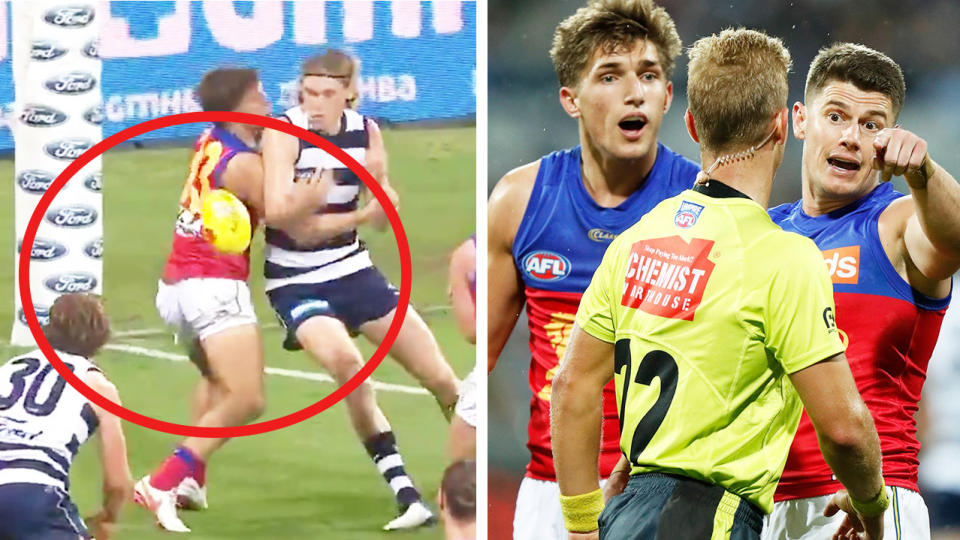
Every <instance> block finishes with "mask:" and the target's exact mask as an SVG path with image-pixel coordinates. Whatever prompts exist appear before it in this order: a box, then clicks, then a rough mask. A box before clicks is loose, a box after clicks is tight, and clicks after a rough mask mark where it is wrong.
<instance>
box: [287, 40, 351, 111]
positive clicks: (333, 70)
mask: <svg viewBox="0 0 960 540" xmlns="http://www.w3.org/2000/svg"><path fill="white" fill-rule="evenodd" d="M309 76H318V77H330V78H332V79H336V80H338V81H340V84H342V85H343V87H344V88H346V89H347V91H348V93H349V94H350V97H348V98H347V102H348V104H349V106H350V107H356V105H357V104H358V103H359V100H360V92H359V81H360V59H358V58H356V57H354V56H351V55H349V54H347V53H345V52H344V51H341V50H339V49H327V50H326V51H324V52H323V53H321V54H318V55H314V56H311V57H310V58H307V59H306V60H304V61H303V65H302V66H301V70H300V78H301V79H303V78H304V77H309Z"/></svg>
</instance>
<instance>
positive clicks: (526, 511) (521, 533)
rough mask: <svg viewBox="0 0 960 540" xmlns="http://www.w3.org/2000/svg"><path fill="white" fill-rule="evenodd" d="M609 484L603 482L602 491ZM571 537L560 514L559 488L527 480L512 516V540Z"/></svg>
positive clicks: (560, 539) (528, 478)
mask: <svg viewBox="0 0 960 540" xmlns="http://www.w3.org/2000/svg"><path fill="white" fill-rule="evenodd" d="M606 484H607V481H606V480H605V479H604V480H600V487H603V486H605V485H606ZM569 537H570V533H568V532H567V526H566V525H565V524H564V523H563V512H562V511H561V510H560V486H559V485H558V484H557V483H556V482H548V481H546V480H537V479H536V478H530V477H528V476H525V477H524V478H523V481H522V482H520V491H519V492H518V493H517V509H516V511H515V512H514V514H513V540H567V539H568V538H569Z"/></svg>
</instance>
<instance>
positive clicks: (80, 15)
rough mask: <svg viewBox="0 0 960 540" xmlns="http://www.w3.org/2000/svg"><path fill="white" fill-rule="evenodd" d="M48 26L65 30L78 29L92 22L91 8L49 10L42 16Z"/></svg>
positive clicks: (66, 7)
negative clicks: (52, 25)
mask: <svg viewBox="0 0 960 540" xmlns="http://www.w3.org/2000/svg"><path fill="white" fill-rule="evenodd" d="M43 20H45V21H47V22H48V23H50V24H55V25H57V26H63V27H65V28H79V27H82V26H86V25H88V24H90V21H92V20H93V8H92V7H90V6H62V7H58V8H54V9H51V10H50V11H48V12H46V14H44V16H43Z"/></svg>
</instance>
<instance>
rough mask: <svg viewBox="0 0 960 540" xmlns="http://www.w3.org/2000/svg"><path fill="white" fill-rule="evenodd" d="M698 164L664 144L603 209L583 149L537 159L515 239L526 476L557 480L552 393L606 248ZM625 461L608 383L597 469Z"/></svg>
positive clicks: (688, 179)
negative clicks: (525, 380) (525, 359)
mask: <svg viewBox="0 0 960 540" xmlns="http://www.w3.org/2000/svg"><path fill="white" fill-rule="evenodd" d="M699 170H700V167H699V166H698V165H696V164H695V163H693V162H691V161H689V160H687V159H686V158H684V157H683V156H681V155H679V154H677V153H674V152H673V151H671V150H670V149H669V148H667V147H666V146H663V145H658V146H657V160H656V162H655V163H654V165H653V169H651V171H650V174H649V175H648V176H647V178H646V180H645V181H644V182H643V184H642V185H641V186H640V189H638V190H637V191H635V192H634V193H633V194H631V195H630V197H628V198H627V200H625V201H624V202H623V203H621V204H620V205H619V206H617V207H615V208H604V207H602V206H600V205H599V204H597V203H596V202H595V201H594V200H593V198H592V197H591V196H590V195H589V193H587V189H586V186H584V184H583V178H582V176H581V174H580V147H579V146H578V147H576V148H572V149H569V150H564V151H560V152H554V153H552V154H550V155H548V156H545V157H543V158H542V159H541V160H540V169H539V171H538V172H537V179H536V183H535V184H534V187H533V192H532V193H531V195H530V202H529V203H528V204H527V210H526V213H524V215H523V221H521V223H520V227H519V228H518V230H517V234H516V237H515V238H514V241H513V257H514V262H515V264H516V265H517V268H518V269H519V270H520V273H521V275H522V277H523V283H524V291H525V294H526V301H527V317H528V319H529V325H530V354H531V356H532V359H531V363H530V389H531V390H532V391H533V398H532V399H531V400H530V424H529V428H528V432H529V440H528V442H527V447H528V448H529V449H530V454H531V460H530V464H529V465H528V466H527V476H529V477H532V478H536V479H540V480H550V481H555V480H556V475H555V473H554V469H553V450H552V446H551V444H550V390H551V381H552V380H553V376H554V374H556V371H557V368H558V366H559V361H560V358H562V357H563V351H564V349H565V348H566V345H567V339H568V338H569V337H570V331H571V329H572V328H573V320H574V316H575V315H576V313H577V307H578V306H579V305H580V297H581V296H583V292H584V291H585V290H586V289H587V285H589V284H590V278H591V277H593V271H594V270H596V268H597V266H599V265H600V260H601V259H602V258H603V253H604V252H605V251H606V249H607V246H608V245H610V242H611V241H612V240H613V239H614V238H616V236H617V235H618V234H620V233H621V232H623V231H624V230H626V229H627V228H629V227H630V226H631V225H633V224H634V223H636V222H637V221H639V220H640V218H641V217H642V216H643V215H644V214H646V213H647V212H649V211H650V210H651V209H653V207H654V206H656V205H657V204H659V203H660V202H661V201H663V200H664V199H667V198H670V197H673V196H674V195H677V194H678V193H680V192H681V191H683V190H685V189H687V188H689V187H691V186H692V185H693V182H694V180H695V179H696V175H697V172H698V171H699ZM619 458H620V427H619V424H618V422H617V406H616V398H615V394H614V388H613V382H612V381H611V383H610V384H609V385H607V387H606V388H604V402H603V442H602V446H601V451H600V473H601V474H602V475H603V477H604V478H606V477H607V476H609V475H610V471H611V470H612V469H613V466H614V465H615V464H616V463H617V460H618V459H619Z"/></svg>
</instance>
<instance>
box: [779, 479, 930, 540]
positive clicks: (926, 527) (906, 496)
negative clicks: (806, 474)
mask: <svg viewBox="0 0 960 540" xmlns="http://www.w3.org/2000/svg"><path fill="white" fill-rule="evenodd" d="M887 496H888V497H890V508H888V509H887V511H886V513H885V514H884V515H883V538H884V539H885V540H930V517H929V516H928V515H927V505H926V504H924V502H923V497H921V496H920V494H919V493H917V492H916V491H911V490H909V489H905V488H902V487H887ZM832 497H833V496H832V495H824V496H822V497H810V498H808V499H794V500H792V501H781V502H778V503H775V504H774V505H773V512H772V513H771V514H770V515H768V516H766V517H765V518H764V519H763V534H761V535H760V538H761V540H821V539H826V540H829V539H830V538H832V537H833V533H835V532H837V528H839V527H840V524H841V523H842V522H843V518H844V516H845V515H846V514H845V513H844V512H843V511H840V512H837V513H836V514H834V515H833V516H832V517H824V516H823V509H824V508H826V507H827V503H828V502H830V499H831V498H832Z"/></svg>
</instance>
